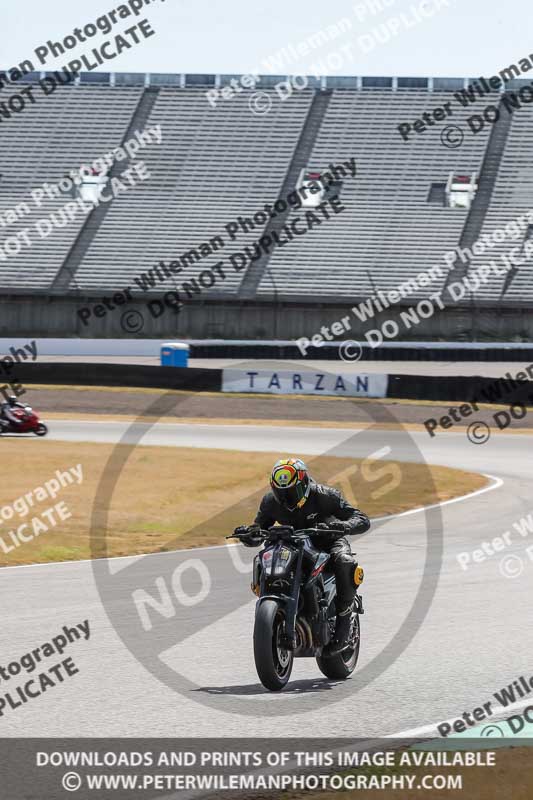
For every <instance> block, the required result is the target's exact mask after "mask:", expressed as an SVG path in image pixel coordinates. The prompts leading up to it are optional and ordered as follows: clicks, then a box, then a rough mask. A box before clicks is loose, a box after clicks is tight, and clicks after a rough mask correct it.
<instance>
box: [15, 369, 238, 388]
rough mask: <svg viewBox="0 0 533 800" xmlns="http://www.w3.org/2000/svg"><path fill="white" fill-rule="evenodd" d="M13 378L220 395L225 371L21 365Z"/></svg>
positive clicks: (21, 381) (34, 381)
mask: <svg viewBox="0 0 533 800" xmlns="http://www.w3.org/2000/svg"><path fill="white" fill-rule="evenodd" d="M13 375H14V376H15V377H16V380H17V382H18V383H22V384H35V383H37V384H38V383H43V384H56V385H58V386H61V385H63V384H64V385H68V386H124V387H128V386H131V387H145V388H152V389H183V390H188V391H194V392H208V391H212V392H218V391H220V389H221V386H222V370H220V369H190V368H187V367H159V366H153V367H152V366H144V365H139V364H80V363H76V364H62V363H53V364H51V363H42V364H38V363H37V364H28V363H25V364H19V365H17V366H16V367H15V368H14V369H13Z"/></svg>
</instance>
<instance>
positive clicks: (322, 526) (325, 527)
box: [315, 522, 330, 531]
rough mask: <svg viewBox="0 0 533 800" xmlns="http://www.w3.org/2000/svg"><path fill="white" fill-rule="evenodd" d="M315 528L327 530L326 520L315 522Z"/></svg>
mask: <svg viewBox="0 0 533 800" xmlns="http://www.w3.org/2000/svg"><path fill="white" fill-rule="evenodd" d="M315 528H316V529H317V530H319V531H327V530H329V528H330V526H329V525H328V524H327V523H326V522H317V524H316V525H315Z"/></svg>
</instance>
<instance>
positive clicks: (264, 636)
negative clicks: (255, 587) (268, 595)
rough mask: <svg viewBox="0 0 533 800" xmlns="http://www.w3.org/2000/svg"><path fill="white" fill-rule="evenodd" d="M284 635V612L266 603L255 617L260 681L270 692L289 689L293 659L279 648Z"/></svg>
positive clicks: (278, 605) (255, 641) (269, 601)
mask: <svg viewBox="0 0 533 800" xmlns="http://www.w3.org/2000/svg"><path fill="white" fill-rule="evenodd" d="M284 631H285V610H284V608H283V607H282V606H281V605H280V604H279V603H277V602H276V600H263V602H262V603H260V605H259V608H258V609H257V613H256V616H255V625H254V659H255V668H256V670H257V674H258V675H259V680H260V681H261V683H262V684H263V686H264V687H265V688H266V689H270V691H271V692H279V691H281V689H283V687H284V686H286V684H287V682H288V680H289V678H290V676H291V672H292V665H293V661H294V655H293V653H292V651H291V650H285V649H284V648H282V647H280V645H279V638H280V635H281V634H282V633H284Z"/></svg>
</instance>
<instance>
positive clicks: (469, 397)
mask: <svg viewBox="0 0 533 800" xmlns="http://www.w3.org/2000/svg"><path fill="white" fill-rule="evenodd" d="M361 371H363V370H361ZM522 374H525V373H522ZM388 377H389V381H388V390H387V397H391V398H398V399H410V400H421V401H424V400H441V401H443V402H445V403H448V402H463V403H466V402H472V401H476V400H477V401H479V402H481V403H487V402H491V401H492V402H493V403H502V404H510V403H514V402H521V403H524V404H526V405H528V406H532V405H533V381H531V380H529V381H524V382H523V383H518V382H516V381H514V380H511V381H510V380H506V379H501V378H483V377H479V376H477V375H474V376H471V377H466V376H463V375H461V376H448V375H446V376H439V375H398V374H395V375H389V376H388ZM13 379H14V380H16V382H17V383H22V384H23V385H24V384H26V385H27V384H45V385H59V386H61V385H66V386H123V387H124V388H128V387H146V388H153V389H181V390H185V391H193V392H208V391H211V392H219V391H221V390H222V370H220V369H194V368H190V367H160V366H144V365H137V364H80V363H76V364H63V363H41V364H39V363H22V364H18V365H17V366H16V367H15V368H14V369H13ZM251 397H253V395H251Z"/></svg>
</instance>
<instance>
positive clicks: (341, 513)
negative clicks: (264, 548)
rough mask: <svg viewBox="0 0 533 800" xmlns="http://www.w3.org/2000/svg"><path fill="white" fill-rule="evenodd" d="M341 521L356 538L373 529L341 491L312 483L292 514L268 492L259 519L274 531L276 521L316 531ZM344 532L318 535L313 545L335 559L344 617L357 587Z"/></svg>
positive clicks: (264, 525)
mask: <svg viewBox="0 0 533 800" xmlns="http://www.w3.org/2000/svg"><path fill="white" fill-rule="evenodd" d="M338 520H341V521H342V522H344V523H345V531H344V533H345V534H347V535H353V534H358V533H364V532H365V531H367V530H368V529H369V527H370V521H369V519H368V517H367V516H366V514H363V512H362V511H359V510H358V509H357V508H354V507H353V506H351V505H350V504H349V503H347V502H346V500H345V499H344V497H343V496H342V494H341V493H340V492H339V491H337V489H332V488H331V487H330V486H323V485H322V484H319V483H315V482H314V481H311V489H310V492H309V497H308V498H307V500H306V501H305V503H304V504H303V506H302V507H301V508H297V509H295V510H294V511H289V510H288V509H286V508H284V507H283V506H282V505H280V503H278V501H277V500H276V498H275V497H274V495H273V493H272V492H268V494H266V495H265V496H264V497H263V499H262V501H261V505H260V507H259V511H258V512H257V516H256V518H255V522H256V523H257V524H258V525H259V526H260V527H261V528H270V527H271V526H272V525H274V523H275V522H278V523H280V524H281V525H292V526H293V527H294V529H295V530H296V529H298V528H313V527H316V525H317V523H319V522H324V523H326V524H329V523H331V522H336V521H338ZM344 533H342V532H340V531H339V533H338V535H337V536H332V534H330V533H328V534H324V535H321V534H316V535H315V536H313V537H312V539H313V544H314V545H315V547H317V548H319V549H320V550H324V551H325V552H326V553H329V554H330V556H331V561H332V566H333V570H334V573H335V581H336V584H337V600H338V603H337V613H339V614H341V613H342V612H343V611H346V609H347V608H348V607H350V608H351V606H352V603H353V599H354V595H355V585H354V582H353V563H354V562H353V558H352V550H351V547H350V543H349V541H348V540H347V539H346V538H345V537H344Z"/></svg>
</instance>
